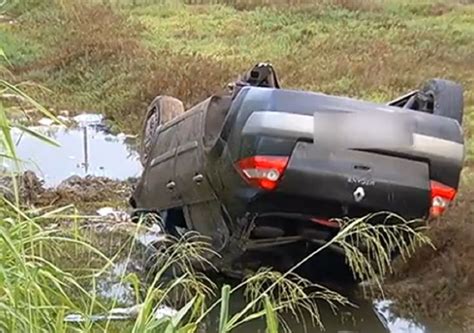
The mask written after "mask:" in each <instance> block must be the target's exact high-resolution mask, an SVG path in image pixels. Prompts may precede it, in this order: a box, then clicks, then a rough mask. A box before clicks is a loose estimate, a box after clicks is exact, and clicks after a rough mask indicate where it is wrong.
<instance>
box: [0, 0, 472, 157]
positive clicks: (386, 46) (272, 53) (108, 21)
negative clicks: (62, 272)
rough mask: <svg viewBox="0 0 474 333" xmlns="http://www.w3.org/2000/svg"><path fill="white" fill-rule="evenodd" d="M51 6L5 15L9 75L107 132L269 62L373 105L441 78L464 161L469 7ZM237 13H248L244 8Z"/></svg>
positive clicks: (303, 83)
mask: <svg viewBox="0 0 474 333" xmlns="http://www.w3.org/2000/svg"><path fill="white" fill-rule="evenodd" d="M49 1H50V3H51V6H49V10H48V11H45V10H43V9H41V8H42V7H31V8H33V9H30V10H28V11H23V12H22V11H20V10H18V9H16V11H15V12H12V14H11V15H15V16H16V17H17V23H16V24H13V25H6V24H2V25H1V26H0V41H1V40H4V41H5V42H8V41H16V42H13V43H8V44H7V45H6V46H4V47H6V50H5V51H6V53H7V55H9V56H10V57H11V59H12V63H13V67H12V69H13V70H12V71H13V72H14V74H16V76H17V78H18V80H30V81H34V82H36V83H39V84H42V85H44V86H45V87H47V88H49V89H50V90H51V91H52V92H51V91H49V92H45V91H39V90H36V91H35V90H33V91H31V93H32V94H33V95H34V96H35V97H37V98H38V99H39V100H40V101H41V102H43V103H45V104H46V105H48V106H51V107H53V108H55V109H61V108H64V109H70V110H71V109H72V110H86V111H89V110H94V111H98V112H104V113H105V114H106V115H107V116H108V117H109V118H110V119H112V121H113V123H114V124H116V126H117V127H116V128H117V130H124V131H127V132H132V133H137V132H138V130H139V128H140V123H141V117H142V116H143V112H144V109H145V107H146V105H147V104H148V103H149V102H150V101H151V100H152V99H153V97H154V96H155V95H157V94H170V95H173V96H176V97H178V98H181V99H182V100H183V101H184V102H185V104H186V106H188V107H190V106H191V105H193V104H194V103H196V102H198V101H200V100H201V99H203V98H205V97H207V96H208V95H210V94H212V93H213V92H216V91H218V90H219V89H221V88H223V87H224V86H225V84H226V83H227V82H229V81H230V80H232V79H234V78H235V76H236V75H237V74H238V73H239V72H241V71H243V70H245V69H247V68H248V67H250V66H251V65H252V64H254V63H255V62H258V61H271V62H272V63H274V65H275V66H276V68H277V71H278V72H279V73H280V77H281V81H282V84H283V85H284V86H286V87H290V88H299V89H308V90H314V91H322V92H326V93H332V94H342V95H348V96H353V97H357V98H363V99H369V100H376V101H381V102H382V101H388V100H390V99H391V98H393V97H395V96H397V95H399V94H402V93H404V92H406V91H408V90H411V89H413V88H416V87H418V86H419V85H420V84H421V83H422V82H423V81H424V80H426V79H428V78H431V77H444V78H448V79H453V80H457V81H460V82H461V83H463V84H464V87H465V89H466V94H465V99H466V121H465V128H466V133H467V138H468V139H469V144H468V160H469V163H472V158H473V157H472V156H473V152H474V151H473V149H474V145H473V143H472V139H471V137H472V126H473V125H474V119H473V106H472V105H473V104H474V92H473V91H474V81H473V79H472V70H473V68H472V67H473V66H472V64H473V61H474V59H473V54H472V49H473V48H474V37H473V36H474V22H473V17H474V6H473V5H468V4H462V1H454V0H452V1H449V2H442V3H441V2H439V1H420V2H409V1H404V0H385V1H368V2H367V1H364V2H362V1H343V0H339V1H321V2H312V3H311V4H300V5H290V6H288V5H287V3H288V2H286V1H285V2H283V4H277V5H273V6H263V7H259V6H258V4H259V2H258V1H240V2H239V3H237V2H231V5H222V4H214V5H191V6H189V5H183V4H182V3H181V2H178V1H168V2H166V3H167V4H165V5H163V4H161V5H160V4H154V3H157V1H131V0H127V1H111V4H112V8H113V9H110V8H109V7H104V6H103V5H101V4H100V2H94V1H92V2H85V3H82V4H81V5H77V4H75V2H72V1H54V0H49ZM301 2H302V3H304V1H301ZM222 3H223V2H222ZM306 3H308V2H306ZM134 4H135V5H134ZM243 4H246V6H250V5H252V4H253V6H251V7H248V8H245V10H242V8H241V6H242V5H243ZM364 4H365V5H364ZM249 8H250V9H249ZM19 54H20V55H19Z"/></svg>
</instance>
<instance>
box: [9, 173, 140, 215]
mask: <svg viewBox="0 0 474 333" xmlns="http://www.w3.org/2000/svg"><path fill="white" fill-rule="evenodd" d="M135 181H136V180H135V179H132V178H130V179H128V180H123V181H119V180H113V179H110V178H106V177H94V176H86V177H79V176H71V177H69V178H67V179H65V180H64V181H62V182H61V183H60V184H59V185H58V186H56V187H53V188H46V187H45V186H44V185H43V182H42V181H41V180H40V179H39V178H38V177H37V176H36V175H35V174H34V173H33V172H31V171H27V172H25V173H23V174H22V175H21V176H20V177H18V178H17V183H18V185H19V189H20V190H19V196H20V201H21V203H22V205H24V206H27V207H28V208H39V207H55V208H59V207H63V206H67V205H74V207H75V208H77V209H78V210H79V213H81V214H95V213H96V211H97V209H99V208H103V207H112V208H126V207H127V206H128V198H129V196H130V194H131V191H132V187H133V184H134V183H135ZM0 183H1V184H2V193H3V195H4V196H5V197H6V198H7V199H9V200H11V201H13V200H14V194H13V191H12V190H10V189H11V188H12V180H11V178H10V177H3V178H2V179H1V180H0Z"/></svg>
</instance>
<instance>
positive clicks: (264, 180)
mask: <svg viewBox="0 0 474 333" xmlns="http://www.w3.org/2000/svg"><path fill="white" fill-rule="evenodd" d="M184 111H185V110H184V107H183V104H182V103H181V102H180V101H179V100H177V99H175V98H173V97H169V96H158V97H157V98H156V99H155V100H154V101H153V102H152V103H151V105H150V106H149V108H148V110H147V113H146V116H145V121H144V126H143V133H142V140H143V142H142V153H141V157H142V163H143V166H144V171H143V174H142V176H141V178H140V180H139V183H138V185H137V186H136V188H135V190H134V193H133V195H132V197H131V199H130V202H131V205H132V206H133V208H134V210H135V214H144V213H149V212H154V213H156V214H159V215H160V216H161V217H162V219H163V220H164V222H165V229H166V232H167V233H170V234H171V235H174V236H179V235H181V234H183V233H184V232H186V231H188V230H193V231H197V232H199V233H200V234H202V235H204V236H208V237H209V238H210V239H211V240H212V246H213V248H214V250H215V251H217V252H218V253H220V254H221V255H222V258H225V259H226V260H224V261H221V264H220V268H222V270H225V269H226V268H225V267H228V266H232V262H234V261H235V260H238V259H239V258H240V257H242V256H243V255H244V254H245V253H246V252H248V251H251V250H253V249H256V248H258V249H262V248H265V249H266V250H269V251H274V253H275V255H276V254H277V253H278V249H279V248H281V247H282V246H286V245H288V244H293V245H295V244H299V245H302V246H303V247H304V246H305V244H308V243H311V244H324V243H325V242H327V241H328V240H330V239H331V238H332V237H334V235H335V234H337V232H338V228H339V224H338V223H336V222H334V219H337V218H343V217H361V216H364V215H367V214H370V213H374V212H380V211H390V212H393V213H395V214H398V215H399V216H402V217H403V218H405V219H407V220H410V219H418V218H421V219H428V218H432V217H438V216H440V215H441V214H442V213H443V212H444V210H445V209H446V208H447V206H448V205H449V204H450V202H451V201H452V200H453V199H454V198H455V196H456V192H457V189H458V185H459V179H460V172H461V169H462V166H463V161H464V142H463V132H462V128H461V124H462V117H463V90H462V87H461V86H460V85H459V84H457V83H454V82H451V81H446V80H441V79H433V80H429V81H428V82H427V83H426V84H425V85H424V86H423V87H422V88H421V89H419V90H414V91H412V92H410V93H408V94H406V95H404V96H401V97H400V98H397V99H396V100H394V101H391V102H389V103H387V104H378V103H372V102H365V101H360V100H356V99H351V98H346V97H337V96H331V95H326V94H322V93H316V92H308V91H298V90H289V89H282V88H281V87H280V85H279V82H278V78H277V76H276V74H275V71H274V69H273V67H272V66H271V65H269V64H258V65H256V66H255V67H254V68H252V69H251V70H250V71H248V72H247V73H246V74H244V75H243V76H242V77H241V78H240V79H239V80H238V81H236V82H234V83H233V84H231V85H229V86H228V89H227V90H226V91H225V92H224V93H222V94H216V95H213V96H211V97H209V98H207V99H206V100H204V101H202V102H201V103H199V104H197V105H196V106H194V107H192V108H191V109H189V110H187V111H186V112H184ZM276 256H277V255H276ZM224 262H225V263H224ZM224 266H225V267H224Z"/></svg>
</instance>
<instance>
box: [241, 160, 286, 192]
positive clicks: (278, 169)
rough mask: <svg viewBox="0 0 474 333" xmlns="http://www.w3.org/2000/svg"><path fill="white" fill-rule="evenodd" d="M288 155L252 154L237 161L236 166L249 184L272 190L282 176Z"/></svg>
mask: <svg viewBox="0 0 474 333" xmlns="http://www.w3.org/2000/svg"><path fill="white" fill-rule="evenodd" d="M287 164H288V157H285V156H252V157H247V158H244V159H242V160H240V161H238V162H237V167H238V169H239V171H240V173H241V174H242V175H243V177H244V178H245V180H247V181H248V182H249V183H250V184H251V185H253V186H256V187H259V188H262V189H264V190H274V189H275V188H276V187H277V185H278V181H279V180H280V179H281V177H282V176H283V173H284V172H285V169H286V166H287Z"/></svg>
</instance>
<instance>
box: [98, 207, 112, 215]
mask: <svg viewBox="0 0 474 333" xmlns="http://www.w3.org/2000/svg"><path fill="white" fill-rule="evenodd" d="M115 212H116V211H115V209H113V208H112V207H102V208H99V209H98V210H97V214H99V215H100V216H109V215H113V214H114V213H115Z"/></svg>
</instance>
